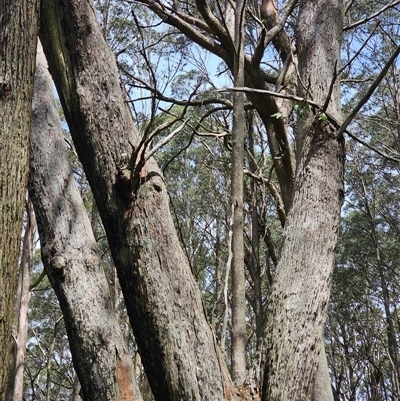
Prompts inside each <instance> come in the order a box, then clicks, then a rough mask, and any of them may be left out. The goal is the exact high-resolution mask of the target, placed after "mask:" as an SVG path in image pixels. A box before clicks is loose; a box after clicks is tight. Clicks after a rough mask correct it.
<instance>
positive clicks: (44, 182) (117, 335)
mask: <svg viewBox="0 0 400 401" xmlns="http://www.w3.org/2000/svg"><path fill="white" fill-rule="evenodd" d="M29 193H30V196H31V199H32V202H33V204H34V207H35V211H36V216H37V220H38V228H39V236H40V242H41V251H42V260H43V264H44V266H45V269H46V273H47V275H48V277H49V280H50V282H51V284H52V286H53V288H54V290H55V292H56V295H57V298H58V300H59V302H60V306H61V310H62V312H63V315H64V322H65V326H66V329H67V333H68V339H69V343H70V348H71V353H72V358H73V362H74V367H75V370H76V372H77V374H78V376H79V381H80V383H81V385H82V393H83V398H84V399H85V400H141V396H140V393H139V390H138V388H137V385H136V380H135V378H134V367H133V363H132V360H131V357H130V355H129V353H128V350H127V346H126V345H125V341H124V338H123V335H122V331H121V330H120V329H119V322H118V319H117V315H116V313H115V310H114V304H113V300H112V297H111V294H110V290H109V287H108V283H107V280H106V276H105V274H104V270H103V267H102V262H101V258H100V251H99V250H98V248H97V244H96V240H95V238H94V235H93V231H92V227H91V223H90V220H89V217H88V216H87V214H86V210H85V207H84V205H83V202H82V199H81V197H80V194H79V191H78V189H77V188H76V185H75V180H74V177H73V174H72V169H71V166H70V164H69V160H68V152H67V149H66V143H65V141H64V137H63V135H62V132H61V123H60V118H59V114H58V109H57V104H56V102H55V99H54V95H53V87H52V80H51V77H50V74H49V72H48V70H47V63H46V60H45V57H44V54H43V51H41V46H40V49H39V51H38V57H37V70H36V80H35V96H34V104H33V119H32V137H31V174H30V179H29Z"/></svg>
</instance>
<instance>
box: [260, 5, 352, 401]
mask: <svg viewBox="0 0 400 401" xmlns="http://www.w3.org/2000/svg"><path fill="white" fill-rule="evenodd" d="M343 8H344V2H343V1H342V0H335V1H327V0H318V1H314V0H303V1H301V2H300V11H299V18H298V23H297V49H298V59H299V74H300V78H301V82H307V84H308V86H309V87H308V88H303V87H301V86H299V92H300V94H301V95H302V96H307V97H312V99H313V100H314V101H316V102H319V103H320V104H324V103H325V101H326V99H327V98H328V97H329V98H330V101H329V104H328V107H327V111H328V112H329V113H330V114H331V115H332V116H334V117H335V118H337V119H338V120H340V89H339V83H338V82H337V81H335V82H334V83H333V85H331V84H332V80H333V77H334V76H335V68H336V67H337V64H338V63H339V60H340V56H339V51H340V44H341V35H342V19H343ZM305 113H306V117H305V118H304V119H301V118H299V120H298V124H297V128H296V140H297V145H298V147H297V148H298V155H297V168H296V178H295V184H294V194H293V202H292V206H291V209H290V212H289V215H288V217H287V220H286V225H285V229H284V234H283V245H282V249H281V257H280V260H279V264H278V267H277V273H276V276H275V281H274V283H273V287H272V294H271V297H270V300H269V305H268V309H267V331H266V367H265V371H264V379H263V400H268V401H272V400H274V401H276V400H309V399H311V397H312V393H313V391H314V381H315V372H316V369H317V365H318V356H319V354H320V349H321V338H322V332H323V327H324V323H325V318H326V310H327V305H328V300H329V294H330V285H331V275H332V269H333V261H334V254H335V247H336V243H337V233H338V227H339V218H340V207H341V204H342V201H343V162H344V146H343V141H342V139H341V138H337V136H336V130H335V128H334V126H333V125H332V124H330V123H329V121H325V119H324V116H323V115H321V114H320V112H319V111H317V110H309V111H308V112H307V109H305Z"/></svg>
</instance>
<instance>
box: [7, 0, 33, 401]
mask: <svg viewBox="0 0 400 401" xmlns="http://www.w3.org/2000/svg"><path fill="white" fill-rule="evenodd" d="M37 24H38V0H2V1H1V2H0V233H1V234H0V361H1V363H0V401H3V400H4V399H5V395H6V387H7V381H8V378H9V370H8V367H9V362H10V361H9V360H10V346H11V341H12V340H11V329H12V320H13V304H14V295H15V288H16V282H17V277H18V273H17V271H18V256H19V248H20V235H21V227H22V213H23V208H24V202H25V192H26V180H27V177H28V149H29V134H30V121H31V113H30V111H31V103H32V92H33V73H34V69H35V56H36V41H37Z"/></svg>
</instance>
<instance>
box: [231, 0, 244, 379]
mask: <svg viewBox="0 0 400 401" xmlns="http://www.w3.org/2000/svg"><path fill="white" fill-rule="evenodd" d="M245 4H246V2H245V0H240V1H236V5H235V29H234V42H235V49H236V59H235V67H234V86H235V87H239V88H240V87H243V85H244V10H245ZM245 129H246V124H245V113H244V93H242V92H235V93H234V94H233V128H232V154H231V160H232V173H231V202H232V213H233V219H232V222H233V224H232V262H231V263H232V266H231V271H232V347H231V362H232V379H233V381H234V383H235V384H236V385H241V384H243V383H244V381H245V379H246V342H247V335H246V282H245V274H244V240H243V235H244V232H243V228H244V222H243V213H244V210H243V209H244V205H243V168H244V137H245Z"/></svg>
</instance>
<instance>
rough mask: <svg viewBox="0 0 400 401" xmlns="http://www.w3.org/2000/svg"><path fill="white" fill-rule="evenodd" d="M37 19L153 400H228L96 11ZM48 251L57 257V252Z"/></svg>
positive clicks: (60, 7)
mask: <svg viewBox="0 0 400 401" xmlns="http://www.w3.org/2000/svg"><path fill="white" fill-rule="evenodd" d="M42 15H43V18H42V26H41V38H42V42H43V45H44V48H45V52H46V55H47V58H48V60H49V64H50V70H51V72H52V75H53V78H54V79H55V83H56V86H57V88H58V91H59V94H60V98H61V102H62V104H63V108H64V112H65V115H66V118H67V121H68V124H69V127H70V130H71V134H72V137H73V140H74V143H75V146H76V149H77V152H78V155H79V158H80V160H81V162H82V164H83V167H84V169H85V172H86V176H87V177H88V180H89V183H90V186H91V188H92V190H93V193H94V196H95V199H96V203H97V206H98V208H99V212H100V215H101V217H102V221H103V224H104V228H105V230H106V233H107V237H108V241H109V244H110V249H111V251H112V255H113V259H114V262H115V266H116V269H117V272H118V276H119V280H120V283H121V288H122V291H123V294H124V298H125V302H126V306H127V311H128V314H129V318H130V322H131V325H132V327H133V331H134V334H135V338H136V341H137V344H138V348H139V352H140V354H141V358H142V361H143V364H144V367H145V370H146V374H147V377H148V379H149V382H150V384H151V387H152V391H153V393H154V396H155V398H156V399H157V400H165V401H168V400H186V401H190V400H212V401H214V400H224V399H226V398H229V397H232V399H233V396H234V394H233V393H232V386H231V384H230V379H229V376H228V374H227V372H226V369H225V368H224V363H223V361H222V359H221V358H220V356H219V352H218V349H217V346H216V343H215V338H214V334H213V332H212V330H211V328H210V326H209V324H208V323H207V320H206V318H205V314H204V311H203V306H202V300H201V295H200V291H199V288H198V286H197V283H196V282H195V280H194V278H193V276H192V273H191V271H190V267H189V264H188V261H187V259H186V257H185V254H184V252H183V250H182V248H181V245H180V243H179V240H178V237H177V235H176V231H175V228H174V225H173V222H172V218H171V215H170V211H169V204H168V196H167V191H166V187H165V184H164V180H163V178H162V175H161V173H160V171H159V169H158V168H157V166H156V165H155V163H154V161H153V160H151V159H150V160H147V161H146V160H145V152H146V149H143V146H141V145H140V144H139V143H140V138H139V137H138V133H137V131H136V130H135V128H134V124H133V120H132V117H131V115H130V111H129V108H128V107H127V105H126V104H125V103H124V100H123V96H122V93H121V88H120V83H119V78H118V71H117V67H116V61H115V56H114V54H112V52H111V51H110V49H109V48H108V46H107V45H106V43H105V42H104V40H103V37H102V35H101V32H100V28H99V26H98V23H97V21H96V14H95V9H94V6H93V4H92V2H90V1H78V0H66V1H62V2H54V1H53V0H44V1H43V2H42ZM133 148H134V149H133ZM133 150H134V151H133ZM48 248H49V253H50V254H55V253H57V248H56V247H55V246H54V245H51V244H48ZM82 385H83V383H82Z"/></svg>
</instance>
